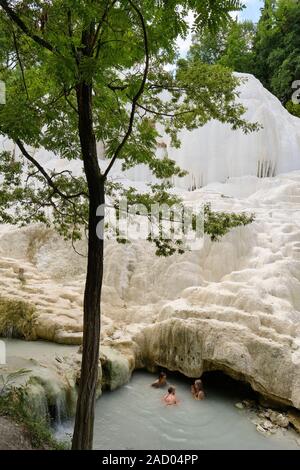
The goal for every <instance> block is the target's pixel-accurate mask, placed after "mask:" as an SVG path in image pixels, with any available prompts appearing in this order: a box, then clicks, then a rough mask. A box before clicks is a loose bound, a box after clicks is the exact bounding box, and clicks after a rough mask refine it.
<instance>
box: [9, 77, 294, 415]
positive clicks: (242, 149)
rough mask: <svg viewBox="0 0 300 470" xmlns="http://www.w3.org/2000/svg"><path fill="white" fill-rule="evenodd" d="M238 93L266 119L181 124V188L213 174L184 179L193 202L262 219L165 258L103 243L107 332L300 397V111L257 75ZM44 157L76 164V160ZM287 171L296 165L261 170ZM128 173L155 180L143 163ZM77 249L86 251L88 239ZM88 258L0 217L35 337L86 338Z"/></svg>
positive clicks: (280, 394) (183, 367) (136, 357)
mask: <svg viewBox="0 0 300 470" xmlns="http://www.w3.org/2000/svg"><path fill="white" fill-rule="evenodd" d="M241 101H242V103H243V104H244V105H245V106H247V107H248V111H247V118H248V119H249V120H252V121H259V122H261V123H262V124H263V126H264V129H263V130H261V131H259V132H258V133H255V134H252V135H248V136H245V135H243V134H242V133H241V132H240V131H235V132H232V131H230V130H229V129H228V127H226V126H224V125H221V124H219V123H216V122H211V123H209V124H207V125H206V126H205V127H203V128H202V129H199V130H196V131H193V132H192V133H183V134H182V136H181V137H182V148H181V150H180V151H177V150H174V149H169V153H170V156H171V157H172V158H175V159H176V160H177V161H178V162H179V163H180V164H181V165H182V166H183V167H184V168H186V169H188V170H190V175H189V177H187V178H186V179H184V180H182V181H181V183H180V184H181V185H182V186H183V188H185V189H187V188H189V187H200V186H202V185H203V184H206V183H210V182H212V183H210V184H208V185H207V186H204V187H203V188H202V189H198V190H196V191H193V192H189V191H185V190H184V189H182V190H181V191H180V193H181V195H182V197H183V198H184V199H185V201H186V202H187V203H189V204H190V205H194V204H195V205H198V204H200V203H201V202H204V201H210V202H211V204H212V208H213V209H216V210H227V211H248V212H254V213H255V214H256V220H255V222H254V223H253V224H251V225H248V226H246V227H243V228H238V229H235V230H233V231H232V232H231V233H229V234H228V235H226V236H225V237H224V238H223V239H222V240H221V241H220V242H216V243H212V242H211V241H210V240H209V239H208V238H205V240H204V244H203V247H202V248H201V249H200V250H199V251H193V252H186V253H185V254H184V255H174V256H172V257H170V258H167V259H161V258H157V257H156V256H155V254H154V249H153V247H151V246H150V245H149V244H147V243H146V242H136V243H133V244H131V245H125V246H124V245H118V244H116V243H114V242H107V243H106V249H105V274H104V288H103V321H102V341H103V343H104V344H105V345H111V346H114V347H115V348H119V349H120V350H121V351H122V352H123V353H125V354H126V355H127V357H128V358H129V361H130V364H131V365H132V363H133V362H135V365H136V367H139V366H144V365H146V366H149V367H154V366H155V365H160V366H165V367H167V368H169V369H175V370H180V371H182V372H183V373H184V374H186V375H189V376H199V375H201V374H202V372H203V371H205V370H210V369H221V370H224V371H225V372H226V373H228V374H230V375H232V376H234V377H238V378H242V379H244V380H247V381H248V382H249V383H251V385H252V387H253V388H254V389H256V390H258V391H259V392H260V393H262V394H264V395H267V396H269V397H271V398H274V399H276V400H279V401H282V402H284V403H288V404H293V405H294V406H295V407H297V408H300V236H299V233H300V217H299V209H300V206H299V205H298V204H299V202H300V171H292V170H299V169H300V124H299V122H300V121H299V119H297V118H294V117H292V116H291V115H289V114H288V112H287V111H286V110H284V108H283V107H282V106H281V104H280V103H279V101H278V100H277V99H276V98H275V97H273V96H272V95H271V94H270V93H269V92H267V91H266V90H265V89H264V88H263V87H262V85H261V84H260V83H259V82H258V81H257V80H256V79H255V78H254V77H251V76H248V82H247V84H245V85H243V86H242V87H241ZM7 145H10V144H9V143H8V142H5V143H3V141H2V143H1V144H0V147H1V146H4V147H5V146H7ZM36 157H38V158H39V159H40V160H41V161H43V162H45V161H47V162H48V163H47V166H48V168H52V169H54V168H55V169H56V170H59V171H61V170H62V169H66V168H68V169H71V170H72V171H73V172H74V173H75V174H80V171H81V163H80V162H76V161H73V162H67V164H66V162H65V161H63V160H54V159H53V158H52V157H51V155H49V154H45V153H44V152H42V151H39V152H36ZM101 164H103V165H106V164H107V163H106V162H103V161H102V162H101ZM280 172H289V173H286V174H281V175H279V176H276V177H273V178H263V179H262V178H257V176H256V175H257V174H259V175H260V176H261V175H268V174H270V175H273V174H275V175H277V174H278V173H280ZM115 174H118V170H116V173H115ZM245 175H247V176H245ZM128 176H130V177H131V178H132V179H133V180H136V181H141V180H142V181H143V184H144V182H145V181H150V180H151V175H149V173H148V172H147V171H144V169H141V168H137V169H136V170H135V172H128V173H127V177H128ZM125 177H126V175H125ZM228 177H231V178H229V179H228ZM123 178H124V176H123ZM213 181H219V182H218V183H216V182H214V183H213ZM127 183H128V180H127ZM143 184H142V183H141V185H143ZM177 184H178V182H177ZM77 250H78V251H80V252H82V253H85V250H86V244H85V242H84V241H82V242H81V243H79V244H78V246H77ZM85 269H86V259H85V258H83V257H80V256H78V255H76V254H75V252H73V251H72V248H71V247H70V245H68V244H67V243H65V242H64V241H62V240H61V239H60V238H59V237H58V236H57V235H55V234H54V233H53V232H51V231H49V230H45V229H44V228H42V227H36V226H31V227H27V228H24V229H21V230H19V229H16V228H14V227H7V226H5V227H0V283H1V292H0V296H1V297H6V298H13V299H20V300H24V301H26V302H28V303H32V304H34V305H36V309H37V313H38V318H37V324H36V334H37V336H38V337H39V338H43V339H47V340H50V341H56V342H61V343H66V344H80V342H81V338H82V297H83V290H84V280H85ZM20 273H22V275H21V274H20ZM130 367H131V366H130ZM132 367H133V366H132Z"/></svg>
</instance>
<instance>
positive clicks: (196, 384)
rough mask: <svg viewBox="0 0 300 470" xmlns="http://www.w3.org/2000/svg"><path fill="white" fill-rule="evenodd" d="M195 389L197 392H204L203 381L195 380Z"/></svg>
mask: <svg viewBox="0 0 300 470" xmlns="http://www.w3.org/2000/svg"><path fill="white" fill-rule="evenodd" d="M195 387H196V389H197V390H202V389H203V384H202V380H201V379H197V380H195Z"/></svg>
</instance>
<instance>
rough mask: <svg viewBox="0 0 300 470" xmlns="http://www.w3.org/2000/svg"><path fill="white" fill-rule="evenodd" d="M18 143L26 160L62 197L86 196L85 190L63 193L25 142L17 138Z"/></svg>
mask: <svg viewBox="0 0 300 470" xmlns="http://www.w3.org/2000/svg"><path fill="white" fill-rule="evenodd" d="M15 142H16V144H17V146H18V147H19V149H20V150H21V152H22V154H23V155H24V157H25V158H26V160H28V161H29V162H30V163H32V164H33V165H34V166H35V167H36V168H37V169H38V170H39V172H40V173H41V174H42V175H43V176H44V178H45V180H46V181H47V183H48V185H49V186H50V187H51V188H52V189H53V190H54V191H55V193H56V194H58V195H59V196H60V197H61V198H63V199H65V200H69V199H75V198H77V197H79V196H86V194H85V193H84V192H80V193H78V194H65V193H63V192H62V191H61V190H60V189H59V188H58V187H57V186H56V184H55V183H53V180H52V177H51V176H50V175H49V174H48V173H47V172H46V170H45V169H44V168H43V167H42V165H40V163H39V162H38V161H37V160H36V159H35V158H34V157H32V156H31V155H30V154H29V153H28V152H27V150H26V148H25V147H24V145H23V143H22V142H21V141H20V139H17V140H16V141H15Z"/></svg>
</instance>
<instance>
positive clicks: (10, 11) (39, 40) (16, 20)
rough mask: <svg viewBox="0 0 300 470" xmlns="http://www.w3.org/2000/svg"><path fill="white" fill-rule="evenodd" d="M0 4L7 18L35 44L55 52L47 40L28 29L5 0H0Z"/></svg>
mask: <svg viewBox="0 0 300 470" xmlns="http://www.w3.org/2000/svg"><path fill="white" fill-rule="evenodd" d="M0 6H1V7H2V8H3V10H4V11H5V12H6V14H7V15H8V16H9V18H10V19H11V20H12V21H13V22H14V23H15V24H16V25H18V26H19V28H20V29H21V30H22V31H23V32H24V33H25V34H26V35H27V36H29V37H30V38H31V39H32V40H33V41H35V42H36V43H37V44H39V45H40V46H42V47H43V48H44V49H48V51H51V52H57V51H56V50H55V49H54V47H53V46H52V44H50V43H49V42H48V41H46V40H45V39H44V38H41V37H40V36H38V35H37V34H34V33H33V32H31V31H30V29H29V28H28V26H27V25H26V24H25V23H24V21H23V20H22V19H21V18H20V17H19V16H18V15H17V13H16V12H15V11H14V10H13V9H12V8H11V7H10V6H9V4H8V2H7V0H0Z"/></svg>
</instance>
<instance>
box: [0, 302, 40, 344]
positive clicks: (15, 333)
mask: <svg viewBox="0 0 300 470" xmlns="http://www.w3.org/2000/svg"><path fill="white" fill-rule="evenodd" d="M36 318H37V315H36V311H35V306H34V305H31V304H29V303H26V302H23V301H22V300H13V299H7V298H3V297H0V336H3V337H10V338H20V339H25V340H34V339H36V330H35V328H36Z"/></svg>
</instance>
